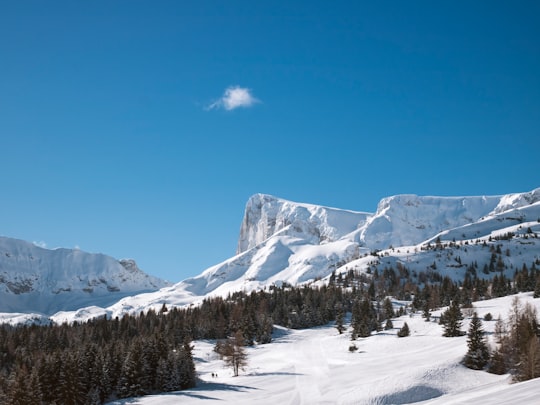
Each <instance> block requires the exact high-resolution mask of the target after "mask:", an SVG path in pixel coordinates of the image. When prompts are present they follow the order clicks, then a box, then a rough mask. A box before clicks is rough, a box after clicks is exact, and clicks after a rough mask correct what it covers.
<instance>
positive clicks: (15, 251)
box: [0, 236, 170, 315]
mask: <svg viewBox="0 0 540 405" xmlns="http://www.w3.org/2000/svg"><path fill="white" fill-rule="evenodd" d="M169 284H170V283H168V282H165V281H164V280H161V279H159V278H157V277H154V276H150V275H148V274H146V273H144V272H143V271H142V270H140V269H139V268H138V266H137V264H136V262H135V261H134V260H133V259H121V260H117V259H114V258H112V257H110V256H107V255H105V254H102V253H87V252H84V251H82V250H80V249H67V248H57V249H46V248H43V247H40V246H37V245H35V244H33V243H30V242H26V241H23V240H20V239H15V238H8V237H4V236H2V237H0V312H22V313H24V312H35V313H39V314H42V315H52V314H54V313H56V312H58V311H61V310H74V309H78V308H80V307H82V306H85V305H90V304H100V305H105V306H107V305H111V304H112V303H114V302H116V301H118V300H119V299H121V298H123V297H125V296H127V295H133V294H136V293H140V292H145V291H151V290H157V289H159V288H162V287H165V286H167V285H169Z"/></svg>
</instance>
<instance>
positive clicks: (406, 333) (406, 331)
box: [397, 322, 411, 337]
mask: <svg viewBox="0 0 540 405" xmlns="http://www.w3.org/2000/svg"><path fill="white" fill-rule="evenodd" d="M410 334H411V332H410V330H409V325H407V322H405V323H404V324H403V326H402V327H401V329H400V330H398V333H397V336H398V337H406V336H409V335H410Z"/></svg>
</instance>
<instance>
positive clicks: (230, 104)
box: [206, 86, 260, 111]
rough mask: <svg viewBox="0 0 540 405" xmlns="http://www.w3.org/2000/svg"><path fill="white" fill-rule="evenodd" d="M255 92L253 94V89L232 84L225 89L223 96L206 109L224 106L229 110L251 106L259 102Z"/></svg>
mask: <svg viewBox="0 0 540 405" xmlns="http://www.w3.org/2000/svg"><path fill="white" fill-rule="evenodd" d="M259 102H260V101H259V100H257V99H256V98H255V97H254V96H253V94H251V89H248V88H245V87H240V86H231V87H228V88H227V89H226V90H225V93H223V96H221V98H220V99H219V100H217V101H214V102H213V103H211V104H210V105H209V106H208V107H207V108H206V109H207V110H214V109H218V108H223V109H225V110H227V111H231V110H234V109H236V108H240V107H251V106H252V105H253V104H255V103H259Z"/></svg>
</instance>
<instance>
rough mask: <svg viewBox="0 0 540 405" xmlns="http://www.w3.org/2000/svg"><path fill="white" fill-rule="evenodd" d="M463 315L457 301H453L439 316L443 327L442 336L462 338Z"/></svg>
mask: <svg viewBox="0 0 540 405" xmlns="http://www.w3.org/2000/svg"><path fill="white" fill-rule="evenodd" d="M462 319H463V315H461V309H460V308H459V303H458V301H457V300H453V301H452V302H451V304H450V307H449V308H448V309H447V310H446V311H444V313H443V314H442V316H441V322H442V323H443V325H444V333H443V336H446V337H455V336H462V335H463V332H462V331H461V320H462Z"/></svg>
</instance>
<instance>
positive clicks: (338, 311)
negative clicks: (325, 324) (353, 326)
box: [336, 307, 346, 335]
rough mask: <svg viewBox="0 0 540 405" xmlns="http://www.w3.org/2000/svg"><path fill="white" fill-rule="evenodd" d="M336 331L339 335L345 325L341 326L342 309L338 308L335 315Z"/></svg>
mask: <svg viewBox="0 0 540 405" xmlns="http://www.w3.org/2000/svg"><path fill="white" fill-rule="evenodd" d="M336 329H337V330H338V332H339V334H340V335H341V334H342V333H343V332H344V331H345V329H346V328H345V325H344V324H343V308H341V307H340V308H339V309H338V310H337V313H336Z"/></svg>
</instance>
